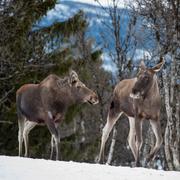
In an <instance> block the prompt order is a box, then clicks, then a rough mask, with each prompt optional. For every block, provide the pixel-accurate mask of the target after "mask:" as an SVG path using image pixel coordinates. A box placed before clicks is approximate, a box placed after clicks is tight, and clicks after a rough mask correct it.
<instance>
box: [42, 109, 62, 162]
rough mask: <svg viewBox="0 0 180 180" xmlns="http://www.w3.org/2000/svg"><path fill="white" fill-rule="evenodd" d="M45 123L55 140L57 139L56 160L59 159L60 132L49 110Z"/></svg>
mask: <svg viewBox="0 0 180 180" xmlns="http://www.w3.org/2000/svg"><path fill="white" fill-rule="evenodd" d="M45 124H46V125H47V127H48V129H49V131H50V133H51V135H52V137H53V139H54V141H55V148H56V160H58V159H59V148H58V145H59V143H60V139H59V132H58V130H57V128H56V126H55V123H54V120H53V117H52V115H51V112H49V111H48V112H47V116H46V120H45Z"/></svg>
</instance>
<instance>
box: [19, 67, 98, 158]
mask: <svg viewBox="0 0 180 180" xmlns="http://www.w3.org/2000/svg"><path fill="white" fill-rule="evenodd" d="M98 101H99V100H98V96H97V94H96V93H95V92H93V91H92V90H90V89H89V88H87V87H86V86H85V84H83V83H82V82H81V81H80V80H79V78H78V75H77V73H76V72H75V71H73V70H72V71H71V72H70V73H69V76H66V77H64V78H63V79H62V78H60V77H59V76H57V75H55V74H51V75H49V76H47V77H46V78H45V79H44V80H43V81H41V82H40V83H39V84H25V85H23V86H22V87H20V88H19V89H18V90H17V92H16V104H17V114H18V127H19V132H18V141H19V156H22V145H23V140H24V146H25V156H26V157H27V156H28V151H29V147H28V146H29V144H28V143H29V138H28V135H29V132H30V131H31V130H32V129H33V128H34V127H35V126H36V125H40V124H44V125H46V126H47V127H48V129H49V131H50V133H51V155H50V158H51V159H52V157H53V153H54V146H55V152H56V160H58V159H59V156H60V150H59V144H60V130H59V125H60V122H62V120H63V119H64V118H65V114H66V113H67V112H68V111H67V110H68V107H70V106H72V105H77V104H81V103H90V104H93V105H95V104H97V103H98Z"/></svg>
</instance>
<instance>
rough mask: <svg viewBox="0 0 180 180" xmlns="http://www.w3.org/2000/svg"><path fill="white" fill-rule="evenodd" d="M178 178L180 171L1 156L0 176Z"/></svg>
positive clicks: (14, 179) (18, 179)
mask: <svg viewBox="0 0 180 180" xmlns="http://www.w3.org/2000/svg"><path fill="white" fill-rule="evenodd" d="M36 179H38V180H49V179H53V180H59V179H62V180H74V179H76V180H132V179H136V180H152V179H158V180H170V179H173V180H179V179H180V172H175V171H162V170H152V169H145V168H130V167H120V166H119V167H115V166H109V165H99V164H88V163H77V162H72V161H70V162H65V161H51V160H44V159H31V158H20V157H9V156H0V180H36Z"/></svg>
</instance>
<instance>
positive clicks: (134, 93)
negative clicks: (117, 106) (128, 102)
mask: <svg viewBox="0 0 180 180" xmlns="http://www.w3.org/2000/svg"><path fill="white" fill-rule="evenodd" d="M130 97H131V98H133V99H139V98H140V92H139V91H138V89H137V88H136V87H134V88H132V92H131V93H130Z"/></svg>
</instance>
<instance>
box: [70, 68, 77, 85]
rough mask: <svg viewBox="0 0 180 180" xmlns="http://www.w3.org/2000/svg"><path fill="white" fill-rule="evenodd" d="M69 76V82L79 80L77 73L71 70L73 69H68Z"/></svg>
mask: <svg viewBox="0 0 180 180" xmlns="http://www.w3.org/2000/svg"><path fill="white" fill-rule="evenodd" d="M69 76H70V83H71V84H74V83H76V82H77V81H78V80H79V78H78V75H77V73H76V72H75V71H73V70H72V71H70V74H69Z"/></svg>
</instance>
